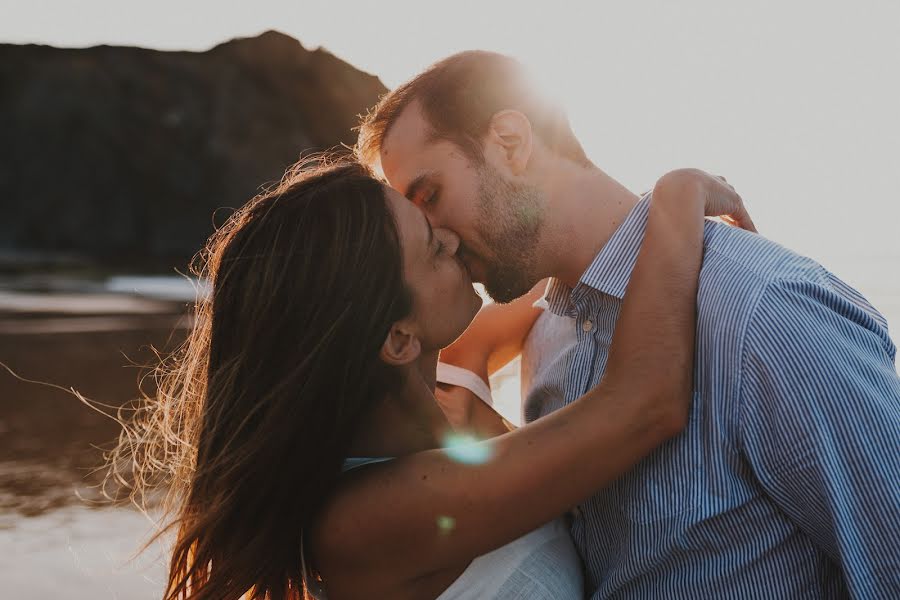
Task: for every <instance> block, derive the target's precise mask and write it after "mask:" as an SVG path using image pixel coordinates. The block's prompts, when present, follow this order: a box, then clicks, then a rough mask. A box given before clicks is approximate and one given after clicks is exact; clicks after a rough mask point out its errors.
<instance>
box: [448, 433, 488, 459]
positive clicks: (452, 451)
mask: <svg viewBox="0 0 900 600" xmlns="http://www.w3.org/2000/svg"><path fill="white" fill-rule="evenodd" d="M444 452H446V453H447V455H448V456H449V457H450V458H452V459H453V460H455V461H456V462H459V463H463V464H466V465H483V464H484V463H486V462H487V461H488V460H490V458H491V448H490V446H489V445H488V444H487V443H485V442H482V441H480V440H479V439H478V438H476V437H474V436H471V435H463V434H459V433H451V434H449V435H448V436H447V437H446V438H444Z"/></svg>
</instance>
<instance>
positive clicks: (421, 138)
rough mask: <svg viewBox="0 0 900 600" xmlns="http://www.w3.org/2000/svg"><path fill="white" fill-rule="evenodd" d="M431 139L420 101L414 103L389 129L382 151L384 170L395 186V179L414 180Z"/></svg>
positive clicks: (404, 110) (382, 167)
mask: <svg viewBox="0 0 900 600" xmlns="http://www.w3.org/2000/svg"><path fill="white" fill-rule="evenodd" d="M430 140H431V128H430V127H429V126H428V122H427V121H426V120H425V117H424V115H423V114H422V111H421V109H420V108H419V104H418V102H412V103H410V104H409V105H408V106H406V107H405V108H404V109H403V110H402V111H400V114H399V115H398V116H397V119H396V120H395V121H394V122H393V123H392V124H391V126H390V127H389V128H388V130H387V133H386V135H385V136H384V141H383V142H382V144H381V149H380V152H379V158H380V161H381V169H382V171H384V174H385V176H386V177H387V178H388V181H390V182H391V184H392V185H395V184H394V179H404V178H406V179H408V178H409V177H410V175H408V173H410V172H411V171H412V170H414V169H415V168H417V164H416V163H417V162H418V159H420V158H421V156H422V153H423V151H424V150H425V147H426V146H427V145H428V144H429V142H430Z"/></svg>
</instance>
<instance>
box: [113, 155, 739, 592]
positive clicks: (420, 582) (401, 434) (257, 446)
mask: <svg viewBox="0 0 900 600" xmlns="http://www.w3.org/2000/svg"><path fill="white" fill-rule="evenodd" d="M741 211H742V207H741V202H740V198H739V197H738V196H737V195H736V194H735V192H734V190H732V189H731V188H730V187H729V186H727V185H726V184H724V183H723V182H722V181H720V180H718V179H715V178H713V177H710V176H708V175H706V174H703V173H701V172H698V171H679V172H673V173H671V174H669V175H667V176H665V177H663V178H662V179H660V181H659V182H658V183H657V186H656V190H655V193H654V199H653V201H652V204H651V208H650V217H649V221H648V225H647V238H646V240H645V243H644V247H643V248H642V250H641V253H640V256H639V258H638V261H637V265H636V267H635V270H634V275H633V277H632V280H631V284H630V286H629V291H628V294H627V298H626V300H625V304H624V307H623V310H622V313H621V318H620V321H619V327H618V331H617V333H616V339H615V341H614V343H613V345H612V348H611V350H610V358H609V366H608V372H607V375H606V377H605V378H604V380H603V382H602V383H601V384H600V385H599V386H597V387H596V388H595V389H593V390H592V391H590V392H589V393H588V394H586V395H585V396H584V397H582V398H581V399H579V400H577V401H576V402H574V403H573V404H571V405H569V406H568V407H566V408H565V409H562V410H560V411H558V412H556V413H554V414H552V415H550V416H548V417H546V418H544V419H541V420H539V421H537V422H536V423H534V424H531V425H528V426H526V427H522V428H520V429H518V430H515V431H513V432H509V433H506V434H504V435H500V436H498V437H496V438H493V439H490V440H488V441H484V442H480V443H472V444H469V445H466V446H457V447H453V448H450V449H445V448H443V446H444V445H445V441H446V440H447V439H448V435H449V434H451V428H450V426H449V423H448V421H447V419H446V418H445V416H444V414H443V413H442V411H441V410H440V408H439V406H438V404H437V403H436V402H435V400H434V396H433V391H434V387H435V368H436V363H437V358H438V352H439V350H440V349H441V348H442V347H444V346H447V345H449V344H450V343H451V342H452V341H453V340H454V339H456V338H457V337H458V336H459V335H460V334H461V333H462V331H463V330H464V329H465V328H466V326H467V325H468V324H469V323H470V321H471V320H472V318H473V317H474V316H475V314H476V312H477V311H478V309H479V307H480V305H481V300H480V298H479V297H478V296H477V295H476V293H475V292H474V290H473V288H472V285H471V282H470V281H469V279H468V276H467V271H466V269H465V268H464V266H463V265H462V263H461V261H460V260H459V259H458V258H457V257H456V255H455V252H456V249H457V246H458V239H457V238H456V237H455V235H453V234H452V233H451V232H449V231H444V230H434V231H432V230H431V228H430V226H429V225H428V223H427V221H426V220H425V218H424V217H423V215H422V213H421V212H420V211H419V210H418V209H416V208H415V207H414V206H413V205H412V204H411V203H409V202H408V201H407V200H406V199H405V198H403V197H402V196H401V195H400V194H398V193H397V192H396V191H394V190H392V189H390V188H388V187H386V186H384V185H383V184H381V183H380V182H378V181H377V180H375V179H373V178H372V177H371V176H370V174H369V173H368V172H366V171H365V169H364V168H363V167H361V166H359V165H357V164H354V163H337V164H334V165H331V166H320V167H317V168H312V169H302V168H301V169H297V170H294V171H293V172H291V173H289V174H288V175H287V176H286V178H285V179H284V181H283V182H282V184H281V185H280V186H278V187H277V188H276V189H274V190H271V191H269V192H267V193H265V194H264V195H262V196H260V197H258V198H256V199H254V200H253V201H251V202H250V203H249V204H247V205H246V206H245V207H243V208H242V209H241V210H239V211H238V212H237V213H236V214H235V215H234V216H233V218H232V219H231V220H230V221H229V223H228V224H227V225H226V226H225V227H224V228H222V229H221V230H220V231H219V232H217V233H216V234H215V235H214V236H213V238H212V239H211V240H210V242H209V244H208V246H207V249H206V253H205V255H204V256H203V258H204V259H205V262H206V265H205V266H206V270H205V272H204V273H203V274H204V275H206V276H207V277H208V278H209V281H210V284H211V296H210V298H209V300H208V301H206V302H200V303H198V306H197V314H196V318H197V322H196V326H195V329H194V330H193V332H192V334H191V336H190V338H189V340H188V341H187V342H186V344H185V346H184V349H183V351H182V352H181V353H180V354H178V355H177V356H176V364H175V366H174V370H172V371H171V372H170V374H169V375H168V377H167V379H166V380H164V381H163V385H162V387H161V391H160V394H159V395H158V397H157V398H156V399H154V400H153V402H152V403H151V404H150V405H149V406H148V407H147V410H146V411H144V413H143V417H142V419H141V420H140V421H139V422H138V423H137V428H136V429H133V430H132V431H131V433H132V434H133V436H134V437H132V438H131V439H133V440H137V445H136V446H134V447H133V448H132V453H131V454H132V456H133V457H134V459H135V463H136V471H137V474H138V480H139V481H150V480H157V481H158V480H159V478H160V475H161V476H162V479H164V480H167V482H168V483H169V484H170V485H171V489H172V494H173V496H172V498H174V505H173V510H174V512H175V514H174V517H175V519H174V520H173V522H172V525H173V526H175V527H177V532H178V534H177V539H176V543H175V547H174V550H173V554H172V558H171V564H170V573H169V578H168V582H167V587H166V592H165V598H166V599H176V598H193V599H215V600H223V599H236V598H239V597H241V596H242V595H245V594H246V596H245V597H248V598H254V599H262V598H272V599H281V598H301V597H304V594H309V595H313V596H318V597H324V596H325V594H326V593H327V596H328V598H330V599H331V600H341V599H343V598H435V597H440V598H442V599H446V598H479V597H508V596H511V595H513V594H520V595H517V596H516V597H517V598H519V597H521V598H575V597H579V596H580V593H581V581H580V573H579V572H578V563H577V557H576V556H575V553H574V549H573V548H572V545H571V541H570V540H569V539H568V537H567V534H566V532H565V528H564V526H563V525H562V524H561V523H560V521H559V520H558V517H559V516H560V515H562V514H563V513H565V512H566V511H567V510H568V509H569V508H570V507H572V506H574V505H576V504H577V503H578V502H580V501H581V500H583V499H584V498H586V497H587V496H589V495H590V494H591V493H592V492H594V491H595V490H597V489H599V488H600V487H602V486H603V485H605V484H606V483H608V482H610V481H611V480H613V479H614V478H616V477H617V476H618V475H620V474H621V473H622V472H624V471H625V470H627V469H628V468H630V467H631V466H632V465H634V464H635V463H636V462H637V461H638V460H640V459H641V458H642V457H643V456H645V455H646V454H647V453H648V452H649V451H650V450H652V449H653V448H655V447H656V446H658V445H659V444H661V443H662V442H664V441H665V440H666V439H668V438H670V437H671V436H673V435H676V434H677V433H678V432H679V431H680V430H681V429H682V428H683V427H684V424H685V418H686V414H687V409H688V402H689V398H690V396H691V373H692V354H693V334H694V298H695V295H696V288H697V274H698V271H699V266H700V261H701V253H702V229H703V228H702V223H703V215H704V213H706V214H727V213H736V212H741ZM660 365H665V368H663V369H660ZM120 456H121V455H120ZM354 457H363V458H357V459H356V460H354ZM369 457H374V458H369ZM588 459H589V460H588ZM360 464H361V465H363V466H360V467H358V468H353V467H354V466H357V465H360ZM523 500H524V501H523ZM511 506H515V507H516V509H515V510H510V507H511ZM553 572H559V573H562V574H564V576H563V577H562V578H560V579H559V580H558V581H556V582H545V581H544V577H545V576H546V577H549V576H550V574H551V573H553ZM535 580H537V583H535ZM543 583H546V585H540V584H543Z"/></svg>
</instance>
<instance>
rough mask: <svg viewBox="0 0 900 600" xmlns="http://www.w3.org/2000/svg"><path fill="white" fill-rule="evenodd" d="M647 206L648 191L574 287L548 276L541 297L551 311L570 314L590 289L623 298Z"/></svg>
mask: <svg viewBox="0 0 900 600" xmlns="http://www.w3.org/2000/svg"><path fill="white" fill-rule="evenodd" d="M649 209H650V194H646V195H645V196H644V197H643V198H641V200H640V201H639V202H638V203H637V204H636V205H635V207H634V208H632V209H631V212H630V213H628V216H627V217H626V218H625V220H624V221H623V222H622V224H621V225H620V226H619V228H618V229H616V231H615V233H613V235H612V237H611V238H609V241H608V242H606V244H605V245H604V246H603V248H602V249H601V250H600V252H599V253H597V256H595V257H594V260H593V262H591V264H590V266H588V268H587V269H586V270H585V271H584V273H583V274H582V275H581V279H580V280H579V281H578V285H576V286H575V289H571V288H569V287H568V286H567V285H566V284H564V283H563V282H561V281H560V280H558V279H556V278H555V277H554V278H551V279H550V283H549V284H548V285H547V293H546V295H545V296H544V297H545V298H546V300H547V305H548V306H549V308H550V310H551V311H552V312H554V313H556V314H558V315H562V316H569V317H574V316H575V315H576V310H575V305H576V304H577V303H578V301H579V300H580V299H581V298H582V297H583V296H584V295H585V294H586V293H587V292H588V291H590V290H596V291H598V292H602V293H604V294H609V295H610V296H613V297H615V298H618V299H619V300H622V299H623V298H624V297H625V289H626V288H627V287H628V280H629V279H631V272H632V271H633V270H634V263H635V261H636V260H637V255H638V251H639V250H640V248H641V242H642V241H643V239H644V231H645V230H646V228H647V214H648V211H649Z"/></svg>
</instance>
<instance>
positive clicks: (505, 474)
mask: <svg viewBox="0 0 900 600" xmlns="http://www.w3.org/2000/svg"><path fill="white" fill-rule="evenodd" d="M710 206H712V207H713V210H711V211H707V212H712V213H714V214H727V213H738V212H739V209H740V210H743V207H742V205H741V202H740V197H739V196H737V194H735V193H734V191H733V190H732V189H731V188H730V187H729V186H727V185H726V184H724V183H722V182H721V181H719V180H716V179H714V178H712V177H710V176H709V175H706V174H703V173H700V172H696V171H678V172H673V173H671V174H669V175H667V176H665V177H663V178H662V179H660V181H659V182H658V183H657V186H656V188H655V190H654V195H653V200H652V202H651V207H650V214H649V218H648V221H647V232H646V237H645V240H644V244H643V246H642V248H641V250H640V253H639V256H638V259H637V263H636V266H635V269H634V272H633V274H632V277H631V281H630V283H629V286H628V292H627V294H626V297H625V300H624V304H623V307H622V312H621V315H620V318H619V322H618V325H617V329H616V334H615V339H614V341H613V344H612V347H611V349H610V355H609V361H608V366H607V372H606V375H605V376H604V377H603V380H602V381H601V383H600V384H599V385H598V386H597V387H595V388H594V389H592V390H591V391H589V392H588V393H587V394H585V395H584V396H583V397H581V398H580V399H578V400H577V401H575V402H573V403H572V404H570V405H569V406H567V407H565V408H563V409H561V410H559V411H556V412H555V413H553V414H552V415H549V416H547V417H544V418H542V419H540V420H538V421H536V422H535V423H532V424H530V425H528V426H526V427H522V428H520V429H518V430H516V431H513V432H510V433H507V434H505V435H501V436H499V437H496V438H494V439H492V440H489V441H486V442H482V443H481V444H479V445H478V448H477V449H481V450H483V452H484V453H485V456H487V459H486V460H484V461H479V462H476V463H475V464H469V463H466V462H463V461H459V460H456V459H454V458H453V457H452V455H451V453H448V452H447V451H443V450H432V451H428V452H421V453H417V454H414V455H411V456H406V457H402V458H398V459H396V460H393V461H390V462H388V463H382V464H379V465H376V466H373V467H370V468H367V469H365V470H363V471H361V472H359V473H358V474H356V475H354V476H353V478H352V480H351V481H349V482H348V485H346V486H345V487H344V488H343V489H342V490H341V491H340V492H339V493H338V494H337V496H336V498H335V499H334V501H333V502H331V503H330V506H329V508H328V510H327V511H326V514H325V515H324V516H323V519H322V520H321V521H320V527H319V529H318V533H317V535H316V538H317V541H318V542H319V543H318V544H317V546H318V547H319V548H320V549H321V550H322V551H323V558H325V557H333V558H334V561H335V562H334V563H333V564H337V563H340V565H341V568H342V569H343V570H344V572H355V573H358V574H359V577H361V580H365V581H369V582H372V583H375V582H379V583H382V584H385V585H386V582H388V581H393V580H395V578H398V577H400V578H403V577H405V578H408V579H413V578H416V577H420V576H422V575H423V574H427V573H430V572H433V571H435V570H439V569H442V568H447V567H449V566H453V565H458V564H460V563H464V562H465V561H468V560H471V559H472V558H474V557H475V556H478V555H480V554H483V553H484V552H487V551H489V550H491V549H493V548H496V547H499V546H500V545H502V544H504V543H507V542H509V541H511V540H513V539H515V538H516V537H518V536H520V535H522V534H524V533H526V532H528V531H530V530H531V529H534V528H535V527H537V526H539V525H540V524H542V523H545V522H547V521H549V520H551V519H552V518H554V517H556V516H558V515H559V514H561V513H562V512H564V511H565V510H566V509H567V508H569V507H571V506H573V505H575V504H577V503H578V502H581V501H582V500H584V499H585V498H587V497H588V496H590V495H591V494H592V493H594V492H595V491H596V490H598V489H600V488H602V487H603V486H604V485H606V484H608V483H609V482H610V481H612V480H614V479H615V478H617V477H618V476H620V475H621V474H622V473H624V472H625V471H627V470H628V469H629V468H630V467H631V466H633V465H634V464H635V463H636V462H637V461H639V460H640V459H641V458H643V457H644V456H646V455H647V454H648V453H649V452H650V451H651V450H653V449H654V448H656V447H657V446H658V445H659V444H661V443H662V442H664V441H665V440H667V439H669V438H670V437H672V436H674V435H676V434H678V433H679V432H680V431H681V430H682V429H683V427H684V425H685V422H686V418H687V413H688V407H689V401H690V397H691V390H692V371H693V368H692V360H693V346H694V329H695V303H696V293H697V278H698V272H699V269H700V264H701V260H702V247H703V215H704V209H705V207H710ZM475 454H476V455H477V452H476V453H475ZM523 499H527V501H523ZM513 506H514V507H515V509H514V510H511V507H513ZM442 523H443V524H444V525H445V526H444V527H442V526H441V524H442ZM450 523H452V527H446V525H447V524H450ZM385 578H387V579H385Z"/></svg>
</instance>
